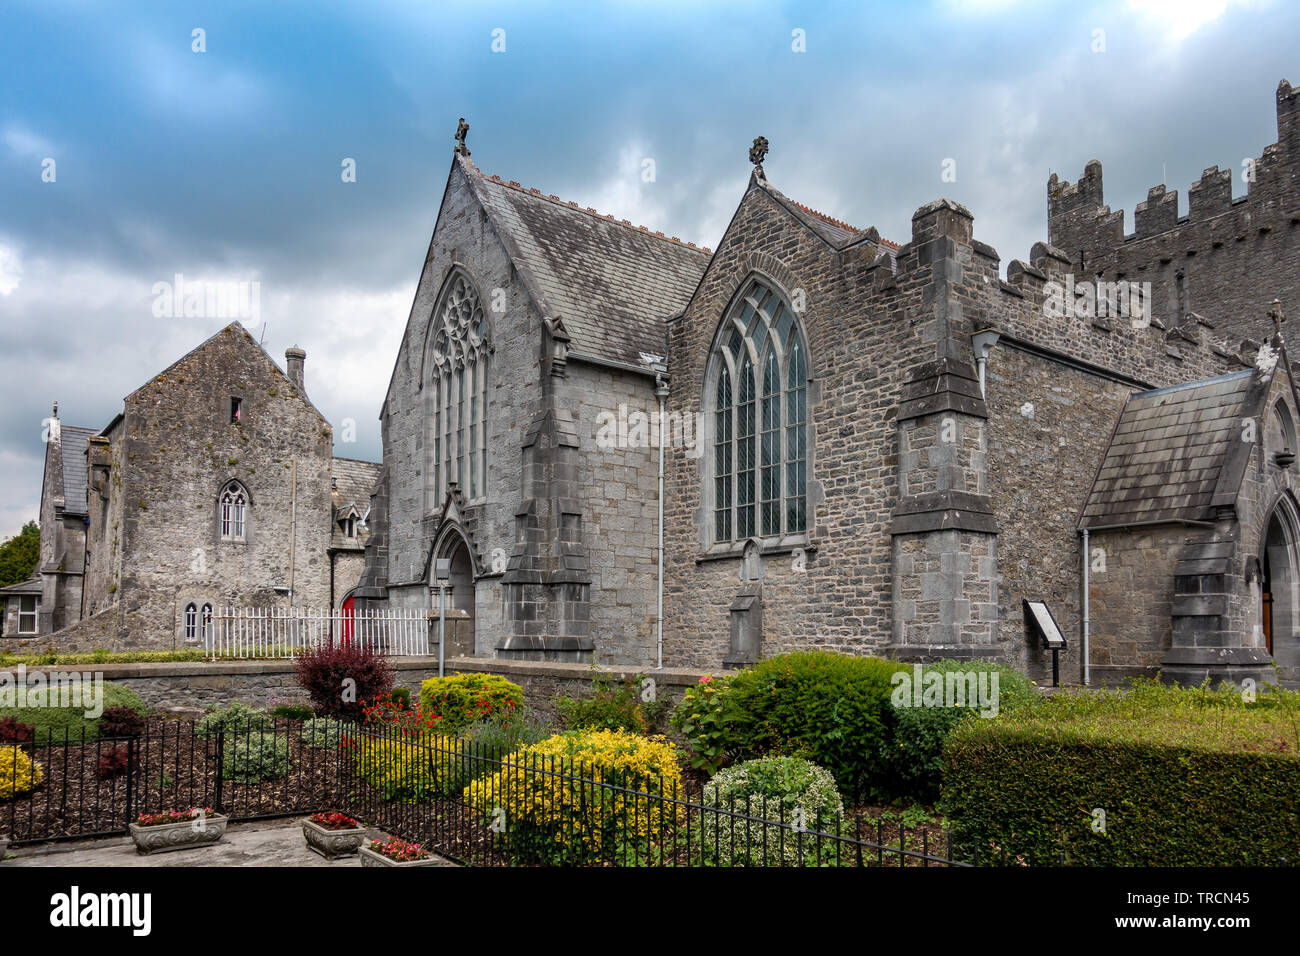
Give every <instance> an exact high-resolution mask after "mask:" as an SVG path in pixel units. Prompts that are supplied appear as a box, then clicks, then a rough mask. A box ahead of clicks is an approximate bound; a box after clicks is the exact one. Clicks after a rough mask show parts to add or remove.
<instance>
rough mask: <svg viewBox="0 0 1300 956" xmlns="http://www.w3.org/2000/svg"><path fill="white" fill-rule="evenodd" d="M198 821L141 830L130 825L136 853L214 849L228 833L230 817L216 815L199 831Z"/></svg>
mask: <svg viewBox="0 0 1300 956" xmlns="http://www.w3.org/2000/svg"><path fill="white" fill-rule="evenodd" d="M196 822H197V821H195V820H185V821H183V822H181V823H164V824H162V825H161V826H156V827H142V826H140V825H139V824H138V823H132V824H131V839H132V840H134V841H135V849H136V852H138V853H141V854H144V855H146V856H147V855H148V854H150V853H170V852H171V851H172V850H192V849H194V848H195V847H200V846H211V845H212V844H213V843H216V842H217V841H218V840H220V839H221V837H222V836H223V835H224V834H225V832H226V824H227V823H229V822H230V817H227V816H224V815H223V814H220V813H214V814H212V816H210V817H206V818H205V819H204V821H203V828H202V829H196V828H195V826H194V824H195V823H196Z"/></svg>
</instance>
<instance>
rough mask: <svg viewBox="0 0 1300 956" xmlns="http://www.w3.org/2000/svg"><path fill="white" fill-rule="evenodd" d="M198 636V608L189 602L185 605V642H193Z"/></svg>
mask: <svg viewBox="0 0 1300 956" xmlns="http://www.w3.org/2000/svg"><path fill="white" fill-rule="evenodd" d="M198 636H199V608H198V605H197V604H195V603H194V602H193V601H191V602H190V603H189V604H187V605H185V640H187V641H195V640H198Z"/></svg>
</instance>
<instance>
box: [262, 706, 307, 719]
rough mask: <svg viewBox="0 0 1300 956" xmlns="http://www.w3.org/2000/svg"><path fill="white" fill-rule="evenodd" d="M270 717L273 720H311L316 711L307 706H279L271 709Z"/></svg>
mask: <svg viewBox="0 0 1300 956" xmlns="http://www.w3.org/2000/svg"><path fill="white" fill-rule="evenodd" d="M270 715H271V718H272V719H273V720H309V719H311V718H312V717H313V716H315V711H313V710H312V709H311V708H310V707H308V706H307V705H306V704H277V705H276V706H275V707H272V708H271V711H270Z"/></svg>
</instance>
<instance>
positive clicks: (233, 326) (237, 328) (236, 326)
mask: <svg viewBox="0 0 1300 956" xmlns="http://www.w3.org/2000/svg"><path fill="white" fill-rule="evenodd" d="M227 334H230V335H241V336H243V338H244V341H245V342H246V344H248V345H250V346H252V347H253V348H255V349H257V351H258V352H260V353H261V355H262V357H263V358H264V359H266V361H267V362H268V363H269V364H270V366H271V367H272V368H274V369H275V370H276V371H277V372H279V373H280V377H281V378H283V379H284V380H285V382H286V383H287V384H288V385H289V386H290V387H291V388H292V389H293V391H294V393H295V394H297V396H298V397H299V398H301V399H302V400H303V401H304V402H306V403H307V405H308V407H309V408H311V410H312V411H313V412H315V413H316V414H317V415H318V416H319V417H320V420H321V421H322V422H324V423H325V424H326V425H328V424H329V423H330V422H329V419H328V418H326V417H325V416H324V415H323V414H321V410H320V409H319V408H317V407H316V406H315V404H313V403H312V400H311V399H310V398H308V397H307V393H306V392H305V391H304V390H302V389H300V388H299V387H298V386H297V385H296V384H295V383H294V381H293V379H291V378H290V377H289V373H287V372H286V371H285V370H284V369H282V368H280V364H279V363H278V362H277V361H276V360H275V359H273V358H271V354H270V353H269V352H267V351H266V349H264V348H262V346H261V344H260V343H259V342H258V341H257V339H255V338H253V336H252V335H250V334H249V332H248V330H247V329H246V328H244V327H243V325H241V324H240V323H239V322H237V321H236V322H231V323H230V324H229V325H227V326H225V327H224V328H222V329H221V330H220V331H219V332H217V333H215V334H214V335H210V336H208V337H207V338H206V339H204V340H203V341H202V342H200V343H199V344H198V345H196V346H194V348H192V349H190V350H189V351H188V352H186V353H185V354H184V355H182V356H181V357H180V358H178V359H177V360H176V361H175V362H172V364H171V365H168V366H167V367H166V368H165V369H163V370H162V371H161V372H158V373H157V374H156V375H154V376H152V377H151V378H150V379H149V381H147V382H145V383H144V384H143V385H141V386H140V387H139V388H137V389H136V390H135V391H134V392H132V393H131V395H135V394H136V393H138V392H141V391H143V390H144V389H146V388H148V387H149V386H150V385H152V384H153V383H154V382H156V381H157V380H158V379H160V378H162V377H163V376H165V375H167V374H168V373H170V372H171V371H172V369H174V368H176V367H177V366H179V365H180V364H181V363H182V362H184V361H185V360H186V359H188V358H189V357H190V356H192V355H195V354H197V353H199V352H201V351H203V350H204V349H205V348H207V346H208V345H209V344H210V343H212V342H215V341H216V340H217V339H219V338H221V337H222V336H223V335H227ZM131 395H128V396H127V398H130V397H131ZM121 417H122V416H121V415H117V416H115V417H114V418H113V420H112V421H111V422H109V423H108V425H107V426H105V428H104V429H103V431H101V432H99V434H101V435H106V434H108V432H109V431H110V430H111V429H112V428H113V426H114V425H116V424H117V422H118V420H119V419H120V418H121Z"/></svg>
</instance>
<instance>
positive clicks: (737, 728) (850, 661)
mask: <svg viewBox="0 0 1300 956" xmlns="http://www.w3.org/2000/svg"><path fill="white" fill-rule="evenodd" d="M897 668H898V665H897V664H896V663H894V662H891V661H884V660H880V659H878V658H873V657H851V656H849V655H847V654H838V653H834V652H831V651H796V652H794V653H790V654H782V655H780V656H779V657H772V658H769V659H767V660H765V661H760V662H759V663H758V664H756V665H754V666H753V667H752V668H750V669H749V670H745V671H741V672H740V673H738V674H736V675H734V676H733V677H731V678H730V680H728V682H727V686H726V688H725V690H724V691H723V703H722V706H723V711H724V713H723V717H724V728H725V731H726V733H725V736H724V746H725V749H726V751H727V753H728V755H729V756H731V757H732V758H733V759H738V760H746V759H749V758H752V757H762V756H766V755H769V754H777V755H785V756H792V757H804V758H806V759H808V760H811V761H813V762H814V763H815V764H817V765H818V766H821V767H825V768H826V769H827V770H829V771H830V772H831V774H832V776H834V778H835V781H836V783H837V784H838V786H839V788H840V791H841V792H842V793H844V794H845V795H846V796H848V797H849V798H850V799H854V800H857V799H864V798H867V797H869V796H880V795H884V794H887V793H888V790H889V746H890V739H891V732H892V730H893V727H892V723H893V711H892V709H891V707H890V700H889V698H890V692H891V690H892V686H893V685H892V684H891V682H890V678H891V676H892V675H893V674H894V672H895V671H896V670H897Z"/></svg>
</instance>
